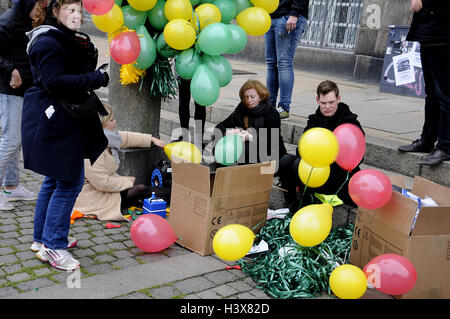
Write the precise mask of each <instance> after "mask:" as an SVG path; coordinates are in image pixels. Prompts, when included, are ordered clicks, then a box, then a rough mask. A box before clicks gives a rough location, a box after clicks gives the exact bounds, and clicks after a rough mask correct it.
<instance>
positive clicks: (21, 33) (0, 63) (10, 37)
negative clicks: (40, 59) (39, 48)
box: [0, 0, 36, 96]
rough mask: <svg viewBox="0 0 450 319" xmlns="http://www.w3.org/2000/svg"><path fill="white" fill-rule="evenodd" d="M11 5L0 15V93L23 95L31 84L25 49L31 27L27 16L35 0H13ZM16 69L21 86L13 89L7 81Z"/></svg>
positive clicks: (31, 79)
mask: <svg viewBox="0 0 450 319" xmlns="http://www.w3.org/2000/svg"><path fill="white" fill-rule="evenodd" d="M13 2H14V5H13V7H12V8H11V9H10V10H8V11H6V12H4V13H3V14H2V15H0V93H3V94H8V95H17V96H23V95H24V93H25V91H26V90H27V89H28V88H29V87H31V85H32V84H33V78H32V75H31V70H30V62H29V59H28V54H27V52H26V51H25V49H26V47H27V43H28V37H27V36H26V35H25V32H28V31H30V30H31V29H32V25H31V18H30V16H29V14H30V12H31V10H32V9H33V7H34V5H35V3H36V0H15V1H13ZM14 69H17V70H18V71H19V73H20V76H21V78H22V86H21V87H19V88H17V89H13V88H12V87H11V86H10V85H9V83H10V81H11V73H12V71H13V70H14Z"/></svg>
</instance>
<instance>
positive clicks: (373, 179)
mask: <svg viewBox="0 0 450 319" xmlns="http://www.w3.org/2000/svg"><path fill="white" fill-rule="evenodd" d="M348 193H349V194H350V197H351V198H352V200H353V201H354V202H355V204H356V205H358V206H360V207H363V208H367V209H377V208H380V207H383V206H384V205H386V204H387V202H388V201H389V200H390V199H391V195H392V184H391V181H390V180H389V178H388V177H387V176H386V174H384V173H383V172H381V171H379V170H376V169H363V170H361V171H359V172H357V173H356V174H355V175H353V176H352V178H351V179H350V182H349V183H348Z"/></svg>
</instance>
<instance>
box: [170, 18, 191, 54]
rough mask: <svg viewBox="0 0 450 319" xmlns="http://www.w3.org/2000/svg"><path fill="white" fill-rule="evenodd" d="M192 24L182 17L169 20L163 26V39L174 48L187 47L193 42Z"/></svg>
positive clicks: (183, 48) (184, 48)
mask: <svg viewBox="0 0 450 319" xmlns="http://www.w3.org/2000/svg"><path fill="white" fill-rule="evenodd" d="M195 36H196V32H195V29H194V26H193V25H192V24H190V23H189V22H187V21H186V20H183V19H175V20H171V21H169V22H168V23H167V24H166V26H165V27H164V39H165V40H166V42H167V44H168V45H169V46H170V47H171V48H174V49H176V50H186V49H189V48H190V47H191V46H193V45H194V43H195Z"/></svg>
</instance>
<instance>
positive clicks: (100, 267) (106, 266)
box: [81, 264, 112, 274]
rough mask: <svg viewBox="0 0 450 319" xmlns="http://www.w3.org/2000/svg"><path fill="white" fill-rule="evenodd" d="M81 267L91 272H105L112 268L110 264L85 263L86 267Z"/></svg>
mask: <svg viewBox="0 0 450 319" xmlns="http://www.w3.org/2000/svg"><path fill="white" fill-rule="evenodd" d="M81 266H82V267H83V265H81ZM83 268H84V269H85V270H86V271H87V272H89V273H91V274H101V273H105V272H110V271H111V270H112V267H111V265H110V264H99V265H87V266H86V267H83Z"/></svg>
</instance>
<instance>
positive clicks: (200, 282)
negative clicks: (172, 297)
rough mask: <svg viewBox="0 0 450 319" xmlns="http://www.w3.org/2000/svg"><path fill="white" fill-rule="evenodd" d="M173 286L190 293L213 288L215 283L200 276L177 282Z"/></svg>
mask: <svg viewBox="0 0 450 319" xmlns="http://www.w3.org/2000/svg"><path fill="white" fill-rule="evenodd" d="M173 286H174V287H175V288H176V289H178V290H180V291H182V292H184V293H186V294H188V293H192V292H196V291H202V290H206V289H208V288H212V287H214V286H215V284H214V283H213V282H212V281H209V280H208V279H206V278H204V277H203V276H200V277H193V278H189V279H185V280H181V281H178V282H175V283H174V284H173Z"/></svg>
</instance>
